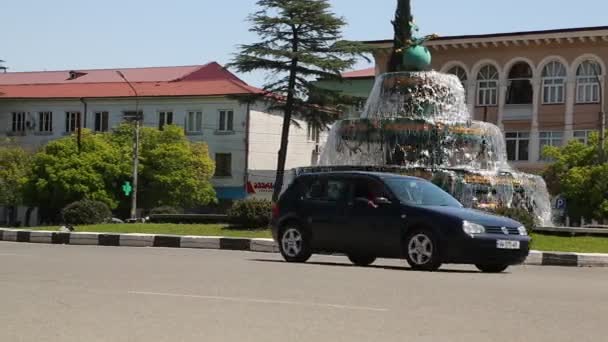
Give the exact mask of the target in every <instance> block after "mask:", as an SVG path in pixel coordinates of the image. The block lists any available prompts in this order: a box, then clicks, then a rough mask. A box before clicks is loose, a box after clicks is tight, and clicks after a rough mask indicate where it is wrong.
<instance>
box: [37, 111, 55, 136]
mask: <svg viewBox="0 0 608 342" xmlns="http://www.w3.org/2000/svg"><path fill="white" fill-rule="evenodd" d="M52 131H53V113H52V112H38V132H46V133H49V132H52Z"/></svg>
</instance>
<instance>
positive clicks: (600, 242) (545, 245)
mask: <svg viewBox="0 0 608 342" xmlns="http://www.w3.org/2000/svg"><path fill="white" fill-rule="evenodd" d="M33 229H36V230H57V227H52V228H49V227H38V228H33ZM76 231H79V232H98V233H147V234H170V235H198V236H227V237H244V238H270V237H271V235H270V231H269V230H268V229H260V230H246V229H238V228H234V227H230V226H227V225H222V224H156V223H146V224H99V225H91V226H78V227H76ZM532 239H533V241H532V249H535V250H540V251H553V252H579V253H608V237H590V236H581V237H563V236H553V235H542V234H532Z"/></svg>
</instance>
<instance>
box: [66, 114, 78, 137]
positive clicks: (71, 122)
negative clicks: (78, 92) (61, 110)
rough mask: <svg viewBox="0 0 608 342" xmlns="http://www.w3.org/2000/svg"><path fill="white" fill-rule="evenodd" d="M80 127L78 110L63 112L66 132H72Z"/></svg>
mask: <svg viewBox="0 0 608 342" xmlns="http://www.w3.org/2000/svg"><path fill="white" fill-rule="evenodd" d="M79 127H80V112H66V113H65V131H66V133H70V132H74V131H76V129H78V128H79Z"/></svg>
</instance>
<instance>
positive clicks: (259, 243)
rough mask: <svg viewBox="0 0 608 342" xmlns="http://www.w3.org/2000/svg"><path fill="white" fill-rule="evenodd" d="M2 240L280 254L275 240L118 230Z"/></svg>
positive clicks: (0, 235) (23, 234)
mask: <svg viewBox="0 0 608 342" xmlns="http://www.w3.org/2000/svg"><path fill="white" fill-rule="evenodd" d="M0 241H11V242H25V243H44V244H54V245H80V246H85V245H86V246H116V247H168V248H195V249H224V250H232V251H250V252H262V253H278V252H279V248H278V246H277V245H276V243H275V242H274V241H273V240H272V239H247V238H229V237H218V236H181V235H156V234H118V233H79V232H73V233H63V232H51V231H32V230H22V229H3V228H0Z"/></svg>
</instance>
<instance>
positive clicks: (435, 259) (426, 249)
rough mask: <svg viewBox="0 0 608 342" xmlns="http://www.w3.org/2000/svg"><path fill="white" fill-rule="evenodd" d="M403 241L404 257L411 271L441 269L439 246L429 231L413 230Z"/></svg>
mask: <svg viewBox="0 0 608 342" xmlns="http://www.w3.org/2000/svg"><path fill="white" fill-rule="evenodd" d="M405 241H406V242H405V248H406V250H405V257H406V259H407V262H408V263H409V264H410V266H411V267H412V269H414V270H420V271H436V270H438V269H439V267H441V259H440V256H439V255H440V254H439V246H438V244H437V239H436V238H435V234H434V233H433V232H432V231H431V230H426V229H421V230H415V231H413V232H412V233H410V234H409V235H408V237H407V238H406V240H405Z"/></svg>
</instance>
